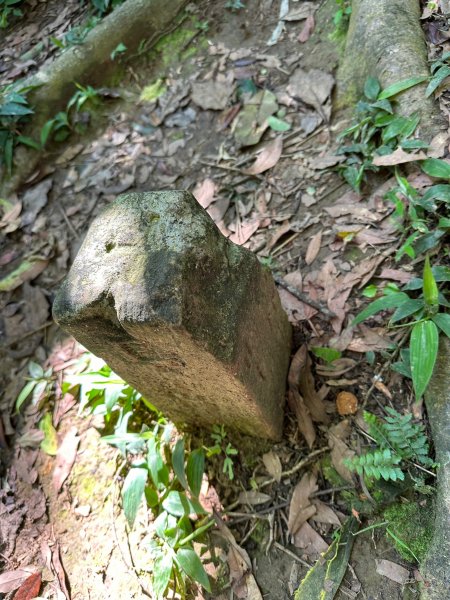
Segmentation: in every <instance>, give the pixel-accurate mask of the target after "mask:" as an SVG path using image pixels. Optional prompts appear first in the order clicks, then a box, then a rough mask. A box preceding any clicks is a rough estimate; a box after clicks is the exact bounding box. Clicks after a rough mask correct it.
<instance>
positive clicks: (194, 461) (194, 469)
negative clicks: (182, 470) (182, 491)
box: [186, 448, 205, 497]
mask: <svg viewBox="0 0 450 600" xmlns="http://www.w3.org/2000/svg"><path fill="white" fill-rule="evenodd" d="M204 470H205V453H204V452H203V450H202V449H201V448H199V449H197V450H193V451H192V452H191V453H190V454H189V458H188V461H187V465H186V475H187V480H188V482H189V487H190V489H191V491H192V493H193V494H194V496H195V497H198V495H199V494H200V488H201V487H202V480H203V473H204Z"/></svg>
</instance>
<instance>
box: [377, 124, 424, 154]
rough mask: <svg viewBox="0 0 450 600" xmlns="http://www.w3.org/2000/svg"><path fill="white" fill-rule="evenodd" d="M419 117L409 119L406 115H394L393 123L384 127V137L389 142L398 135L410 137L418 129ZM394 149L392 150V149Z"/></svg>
mask: <svg viewBox="0 0 450 600" xmlns="http://www.w3.org/2000/svg"><path fill="white" fill-rule="evenodd" d="M418 123H419V117H415V118H411V119H408V118H406V117H394V118H393V119H392V121H391V123H390V124H389V125H388V126H387V127H386V128H385V129H383V133H382V136H381V137H382V139H383V142H385V143H387V142H390V141H391V140H393V139H394V138H396V137H408V136H410V135H411V134H412V133H413V132H414V130H415V129H416V127H417V125H418ZM390 151H392V150H390Z"/></svg>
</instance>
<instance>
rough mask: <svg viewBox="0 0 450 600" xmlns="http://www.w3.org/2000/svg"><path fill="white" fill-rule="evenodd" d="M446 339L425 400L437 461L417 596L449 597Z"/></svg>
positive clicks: (449, 360) (449, 347)
mask: <svg viewBox="0 0 450 600" xmlns="http://www.w3.org/2000/svg"><path fill="white" fill-rule="evenodd" d="M449 365H450V340H449V339H448V338H447V337H444V336H442V338H441V343H440V348H439V356H438V359H437V363H436V366H435V369H434V373H433V377H432V380H431V383H430V385H429V387H428V390H427V392H426V393H425V402H426V407H427V412H428V419H429V421H430V425H431V430H432V433H433V439H434V446H435V450H436V462H438V463H439V468H438V472H437V474H438V480H437V497H436V516H435V524H434V534H433V540H432V542H431V545H430V548H429V549H428V553H427V556H426V558H425V560H424V562H423V564H422V567H421V574H422V576H423V577H424V579H425V581H424V584H423V589H422V594H421V600H444V599H445V598H450V568H449V565H450V371H449Z"/></svg>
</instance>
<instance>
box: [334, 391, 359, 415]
mask: <svg viewBox="0 0 450 600" xmlns="http://www.w3.org/2000/svg"><path fill="white" fill-rule="evenodd" d="M336 406H337V411H338V413H339V414H340V415H354V414H355V413H356V411H357V410H358V398H357V397H356V396H355V394H352V393H351V392H339V394H338V395H337V398H336Z"/></svg>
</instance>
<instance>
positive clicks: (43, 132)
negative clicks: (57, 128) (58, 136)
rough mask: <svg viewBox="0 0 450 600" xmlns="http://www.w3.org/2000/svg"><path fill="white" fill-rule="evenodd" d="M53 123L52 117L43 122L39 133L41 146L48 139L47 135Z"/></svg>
mask: <svg viewBox="0 0 450 600" xmlns="http://www.w3.org/2000/svg"><path fill="white" fill-rule="evenodd" d="M54 124H55V120H54V119H50V120H49V121H47V122H46V123H44V125H43V127H42V129H41V135H40V140H41V146H42V147H44V146H45V144H46V143H47V140H48V136H49V135H50V133H51V131H52V129H53V126H54Z"/></svg>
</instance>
